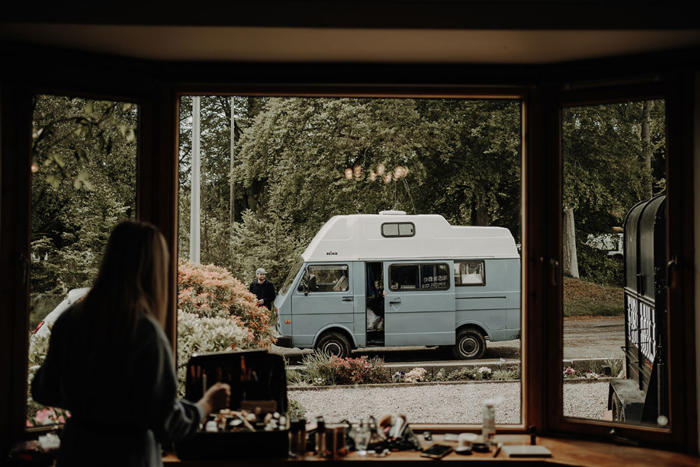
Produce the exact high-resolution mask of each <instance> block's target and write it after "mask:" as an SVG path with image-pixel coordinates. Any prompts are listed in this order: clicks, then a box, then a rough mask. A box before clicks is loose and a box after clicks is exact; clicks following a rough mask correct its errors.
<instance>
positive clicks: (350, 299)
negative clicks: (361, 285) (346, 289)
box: [343, 297, 354, 302]
mask: <svg viewBox="0 0 700 467" xmlns="http://www.w3.org/2000/svg"><path fill="white" fill-rule="evenodd" d="M353 300H354V298H353V297H343V301H344V302H352V301H353Z"/></svg>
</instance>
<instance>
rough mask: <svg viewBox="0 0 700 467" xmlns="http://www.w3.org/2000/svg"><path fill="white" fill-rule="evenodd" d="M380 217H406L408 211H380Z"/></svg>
mask: <svg viewBox="0 0 700 467" xmlns="http://www.w3.org/2000/svg"><path fill="white" fill-rule="evenodd" d="M379 215H380V216H405V215H406V211H379Z"/></svg>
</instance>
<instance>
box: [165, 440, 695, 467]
mask: <svg viewBox="0 0 700 467" xmlns="http://www.w3.org/2000/svg"><path fill="white" fill-rule="evenodd" d="M434 441H435V442H436V443H440V444H447V445H450V446H453V447H456V446H457V443H456V442H445V441H443V439H442V435H434ZM496 441H497V442H499V441H500V442H502V443H503V446H506V445H529V444H530V437H529V436H528V435H497V436H496ZM537 444H538V445H542V446H545V447H546V448H548V449H549V450H550V451H551V452H552V457H549V458H533V457H530V458H512V457H509V456H508V455H507V454H506V453H505V452H504V451H503V450H501V452H499V453H498V456H496V457H494V453H495V448H493V447H492V448H491V452H488V453H478V452H474V453H472V454H471V455H468V456H465V455H460V454H457V453H455V452H452V453H450V454H448V455H447V456H445V457H443V458H442V459H441V460H442V461H443V462H451V461H455V462H469V463H470V464H473V463H476V464H487V463H488V464H489V465H498V464H505V463H509V464H510V463H518V464H519V465H533V466H534V465H542V466H557V465H561V466H615V467H617V466H630V467H631V466H654V467H663V466H674V467H675V466H677V467H683V466H697V467H700V458H698V457H694V456H691V455H687V454H680V453H676V452H669V451H662V450H658V449H650V448H642V447H635V446H620V445H614V444H609V443H601V442H595V441H580V440H571V439H561V438H548V437H537ZM428 445H429V444H426V445H425V446H428ZM431 460H432V459H427V458H424V457H420V453H419V452H410V451H402V452H392V453H390V454H389V455H387V456H386V457H381V458H380V457H375V456H374V455H373V454H368V455H365V456H360V455H359V454H357V453H355V452H352V453H349V454H348V455H347V456H344V457H338V458H334V459H323V458H318V457H316V456H314V455H313V454H312V453H307V454H306V455H305V456H303V457H299V458H292V459H263V458H253V459H245V460H243V459H239V460H236V459H235V457H232V458H231V459H227V460H180V459H178V458H177V457H176V456H175V455H173V454H170V455H168V456H166V457H164V458H163V462H164V463H166V464H173V467H175V465H178V467H180V466H182V467H189V466H202V467H223V466H231V465H241V464H243V463H245V464H257V463H264V464H265V465H271V466H274V465H283V464H287V465H288V464H289V463H290V462H292V463H294V462H299V461H305V462H326V463H327V464H330V465H334V464H341V463H342V464H345V465H347V463H353V462H362V463H363V465H370V464H379V463H380V462H382V463H383V462H395V461H401V462H426V461H427V462H430V461H431Z"/></svg>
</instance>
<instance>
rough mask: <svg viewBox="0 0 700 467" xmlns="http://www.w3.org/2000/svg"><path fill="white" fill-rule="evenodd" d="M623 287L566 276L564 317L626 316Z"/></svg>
mask: <svg viewBox="0 0 700 467" xmlns="http://www.w3.org/2000/svg"><path fill="white" fill-rule="evenodd" d="M624 314H625V302H624V293H623V289H622V287H609V286H605V285H598V284H594V283H592V282H585V281H582V280H579V279H572V278H570V277H564V317H565V318H568V317H574V316H576V317H578V316H624Z"/></svg>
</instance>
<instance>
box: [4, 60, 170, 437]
mask: <svg viewBox="0 0 700 467" xmlns="http://www.w3.org/2000/svg"><path fill="white" fill-rule="evenodd" d="M94 65H95V67H96V69H98V68H99V66H100V65H104V63H101V62H100V63H99V64H98V63H96V64H94ZM103 71H104V70H103ZM86 79H89V78H86ZM114 80H115V83H116V80H118V78H117V77H115V78H114ZM108 81H109V80H108ZM112 84H113V83H111V82H109V83H107V84H105V85H104V86H98V87H97V88H99V89H96V87H95V86H91V85H89V84H86V83H85V82H82V78H81V79H77V83H71V84H70V85H66V84H63V85H60V84H55V85H53V86H46V85H39V84H36V83H33V82H26V83H24V82H22V83H20V82H12V83H2V89H0V91H1V92H2V94H1V96H2V106H0V107H1V108H0V112H2V113H1V114H0V125H2V133H3V134H4V135H8V136H7V137H5V138H2V142H1V144H2V146H1V148H0V155H1V156H2V164H1V165H2V171H1V173H0V183H1V184H2V189H3V193H4V192H7V193H11V195H12V196H11V197H10V196H6V197H5V196H3V197H2V198H1V199H0V212H2V217H0V223H1V224H2V225H3V235H2V237H3V238H2V242H0V257H1V258H2V261H3V263H5V264H7V265H8V266H7V267H2V268H0V280H2V281H3V282H4V283H7V284H9V285H10V286H9V288H4V289H3V290H2V293H1V294H0V296H2V297H3V299H4V300H5V303H6V304H7V305H8V308H7V309H8V310H9V309H11V310H23V312H22V313H21V314H20V313H15V314H14V315H10V314H9V313H0V316H1V317H0V325H2V334H1V336H2V338H0V340H1V341H4V344H3V346H2V347H0V351H2V352H7V355H12V356H13V361H12V364H11V368H7V367H0V372H2V373H0V374H2V375H10V377H9V378H8V379H9V381H10V383H9V385H8V387H5V385H2V387H1V388H0V391H1V392H0V408H2V410H1V412H3V413H6V414H8V415H7V417H6V419H5V418H3V426H2V427H0V430H1V432H2V433H3V434H5V433H8V434H9V436H8V438H7V439H14V440H20V439H25V438H27V437H36V436H39V435H40V434H42V433H46V432H50V431H53V430H55V429H56V427H57V426H60V425H55V424H52V425H46V426H38V427H27V426H26V425H25V421H26V418H27V393H28V390H29V384H28V381H27V372H28V355H29V332H30V331H31V329H29V274H30V268H31V264H30V262H29V261H28V258H29V257H30V252H31V241H30V236H31V186H32V184H31V177H32V175H31V171H30V170H29V168H30V166H31V163H32V118H33V108H34V106H33V99H34V96H36V95H55V96H69V97H78V98H83V99H94V100H98V99H103V100H113V101H119V102H125V103H132V104H135V105H137V106H138V108H139V112H138V119H137V133H138V135H139V137H138V139H137V148H136V151H137V154H136V157H137V161H136V166H137V168H136V170H137V174H136V187H135V188H136V218H137V219H140V220H148V221H150V222H153V223H156V225H157V220H154V219H153V216H152V213H154V212H158V208H157V204H156V206H154V202H155V198H157V193H155V192H154V191H155V190H154V191H152V190H151V189H150V188H151V187H154V186H156V185H157V182H156V181H155V180H154V178H155V177H156V175H157V174H156V173H154V170H153V164H152V163H151V162H152V161H151V160H147V159H148V158H144V157H142V154H146V153H148V152H149V148H151V147H152V146H153V138H152V137H153V134H152V129H153V126H152V125H150V124H149V123H150V122H152V109H153V107H152V102H151V101H149V100H148V99H146V98H145V96H144V95H143V93H140V92H136V90H135V89H132V88H130V87H129V86H125V87H123V88H121V87H119V89H120V90H116V88H115V87H113V86H112ZM115 86H117V85H116V84H115ZM8 130H9V131H8ZM6 154H15V155H17V157H8V156H5V155H6ZM149 216H151V217H150V218H149ZM8 226H11V227H8ZM25 258H26V259H25ZM170 260H171V264H172V263H173V258H172V257H171V259H170ZM174 264H175V266H176V265H177V261H176V259H175V261H174ZM175 278H176V276H175ZM171 289H172V286H171ZM173 291H174V292H176V291H177V290H176V288H175V289H173ZM8 360H9V359H8ZM13 401H14V403H13ZM5 404H7V406H5ZM2 448H3V450H4V445H3V446H2Z"/></svg>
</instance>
